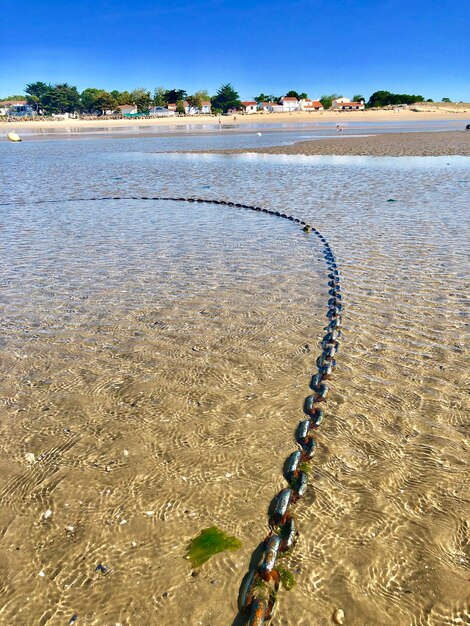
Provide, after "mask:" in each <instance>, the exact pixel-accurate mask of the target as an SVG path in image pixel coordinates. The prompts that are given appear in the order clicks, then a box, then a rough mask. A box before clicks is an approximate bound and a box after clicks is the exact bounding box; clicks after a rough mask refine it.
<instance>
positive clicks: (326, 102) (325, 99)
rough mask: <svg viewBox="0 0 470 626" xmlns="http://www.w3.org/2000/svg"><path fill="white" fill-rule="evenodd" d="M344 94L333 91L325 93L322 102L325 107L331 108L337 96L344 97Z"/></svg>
mask: <svg viewBox="0 0 470 626" xmlns="http://www.w3.org/2000/svg"><path fill="white" fill-rule="evenodd" d="M342 97H343V96H340V95H339V94H337V93H331V94H330V95H325V96H322V97H321V98H320V102H321V103H322V105H323V108H325V109H330V108H331V105H332V104H333V100H336V99H337V98H342Z"/></svg>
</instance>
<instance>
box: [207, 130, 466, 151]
mask: <svg viewBox="0 0 470 626" xmlns="http://www.w3.org/2000/svg"><path fill="white" fill-rule="evenodd" d="M205 152H206V153H207V152H211V153H216V154H247V153H249V154H291V155H305V156H317V155H318V156H390V157H404V156H413V157H416V156H470V131H433V132H412V133H402V132H401V133H383V134H379V135H370V136H367V137H364V136H355V135H338V136H335V137H329V138H328V139H315V140H308V141H298V142H296V143H294V144H292V145H289V146H271V147H264V148H249V149H243V148H237V149H233V150H211V151H207V150H206V151H205Z"/></svg>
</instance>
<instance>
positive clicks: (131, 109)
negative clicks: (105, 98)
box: [118, 104, 137, 115]
mask: <svg viewBox="0 0 470 626" xmlns="http://www.w3.org/2000/svg"><path fill="white" fill-rule="evenodd" d="M118 109H120V111H121V113H122V114H123V115H129V114H132V115H134V114H135V113H137V105H136V104H120V105H119V106H118Z"/></svg>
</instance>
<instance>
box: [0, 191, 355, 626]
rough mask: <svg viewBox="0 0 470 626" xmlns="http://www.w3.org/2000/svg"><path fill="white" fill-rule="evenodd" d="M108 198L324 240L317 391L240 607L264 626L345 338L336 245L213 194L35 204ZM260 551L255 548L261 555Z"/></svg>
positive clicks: (292, 534) (292, 539)
mask: <svg viewBox="0 0 470 626" xmlns="http://www.w3.org/2000/svg"><path fill="white" fill-rule="evenodd" d="M104 200H159V201H171V202H196V203H204V204H216V205H221V206H226V207H234V208H237V209H247V210H250V211H257V212H260V213H266V214H268V215H273V216H275V217H280V218H283V219H286V220H289V221H291V222H295V223H297V224H299V225H300V226H302V227H303V228H302V230H303V231H304V232H305V233H313V234H314V235H315V236H316V237H318V239H319V240H320V241H321V242H322V244H323V256H324V259H325V263H326V265H327V267H328V269H329V274H328V279H329V280H328V286H329V288H330V289H329V291H328V293H329V295H330V298H329V300H328V311H327V314H326V316H327V318H328V319H329V323H328V324H327V326H326V327H325V329H324V330H325V331H326V334H325V336H324V337H323V340H322V342H321V347H322V352H321V354H320V355H319V356H318V358H317V360H316V365H317V369H318V371H317V373H316V374H315V375H314V376H312V380H311V382H310V388H311V389H312V391H313V394H312V395H310V396H308V397H307V398H306V399H305V403H304V409H303V410H304V413H305V414H306V416H307V417H306V419H304V420H302V421H301V422H299V424H298V426H297V428H296V431H295V440H296V442H297V445H298V448H297V449H296V450H295V451H294V452H292V454H290V455H289V457H288V458H287V459H286V461H285V463H284V468H283V476H284V478H285V479H286V481H287V483H288V487H286V488H284V489H282V490H281V491H280V492H279V493H278V494H277V495H276V496H275V497H274V499H273V500H272V502H271V505H270V507H269V510H268V516H269V526H270V532H269V534H268V535H267V537H266V538H265V539H264V540H263V542H262V543H261V548H262V556H261V558H260V559H258V562H257V564H256V565H254V566H253V567H251V568H250V569H249V571H248V572H247V574H246V575H245V577H244V578H243V581H242V583H241V586H240V592H239V597H238V608H239V611H240V613H242V614H245V615H247V616H248V615H249V625H250V626H262V625H263V624H265V623H266V622H267V621H269V620H270V619H271V617H272V615H273V610H274V605H275V602H276V599H277V592H278V589H279V584H280V582H281V577H283V579H284V580H285V573H286V570H285V569H284V568H283V567H282V566H280V565H278V557H279V555H280V554H282V553H285V552H288V551H290V550H291V549H292V548H293V547H294V545H295V543H296V540H297V537H298V532H297V528H296V523H295V518H294V516H293V514H292V510H291V508H292V505H294V504H295V503H296V502H297V501H298V500H299V499H300V498H302V497H303V496H304V495H305V491H306V489H307V484H308V473H307V472H308V464H309V462H310V461H311V460H312V459H313V457H314V455H315V451H316V448H317V440H316V438H315V431H317V430H318V428H319V426H320V424H321V423H322V421H323V418H324V410H323V408H322V404H323V403H324V402H325V401H326V399H327V397H328V392H329V389H328V385H327V383H325V382H324V381H325V380H328V379H330V378H331V375H332V373H333V372H334V370H335V368H336V361H335V359H334V356H335V354H336V352H337V351H338V349H339V339H340V337H341V330H339V329H340V327H341V318H342V315H341V311H342V309H343V305H342V302H341V300H342V295H341V287H340V274H339V270H338V266H337V263H336V258H335V256H334V254H333V252H332V250H331V247H330V244H329V243H328V240H327V239H325V237H323V235H322V234H321V233H320V232H319V231H318V230H317V229H316V228H314V227H313V226H310V224H308V223H307V222H304V221H303V220H301V219H299V218H296V217H293V216H292V215H287V214H286V213H281V212H280V211H272V210H269V209H263V208H261V207H257V206H253V205H249V204H241V203H238V202H229V201H226V200H213V199H209V198H171V197H160V196H103V197H92V198H67V199H63V198H60V199H42V200H35V201H33V204H46V203H59V202H97V201H104ZM21 204H23V202H19V201H16V202H9V203H0V206H13V205H21ZM256 552H257V551H256V550H255V553H254V554H256Z"/></svg>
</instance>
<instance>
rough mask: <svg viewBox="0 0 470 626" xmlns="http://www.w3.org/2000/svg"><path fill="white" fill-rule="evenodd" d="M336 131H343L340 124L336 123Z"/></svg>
mask: <svg viewBox="0 0 470 626" xmlns="http://www.w3.org/2000/svg"><path fill="white" fill-rule="evenodd" d="M336 132H337V133H341V132H343V127H342V126H340V125H339V124H336Z"/></svg>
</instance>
